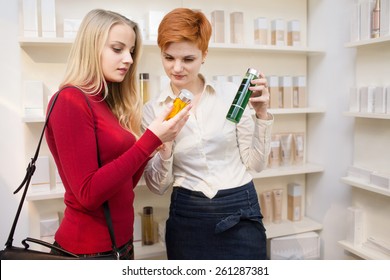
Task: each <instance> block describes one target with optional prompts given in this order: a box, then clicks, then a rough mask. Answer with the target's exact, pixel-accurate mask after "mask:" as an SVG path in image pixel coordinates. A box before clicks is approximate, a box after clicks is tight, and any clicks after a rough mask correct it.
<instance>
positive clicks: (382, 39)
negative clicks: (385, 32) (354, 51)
mask: <svg viewBox="0 0 390 280" xmlns="http://www.w3.org/2000/svg"><path fill="white" fill-rule="evenodd" d="M388 42H390V36H384V37H379V38H374V39H367V40H360V41H356V42H349V43H347V44H345V47H347V48H356V47H361V46H369V45H376V44H380V43H388Z"/></svg>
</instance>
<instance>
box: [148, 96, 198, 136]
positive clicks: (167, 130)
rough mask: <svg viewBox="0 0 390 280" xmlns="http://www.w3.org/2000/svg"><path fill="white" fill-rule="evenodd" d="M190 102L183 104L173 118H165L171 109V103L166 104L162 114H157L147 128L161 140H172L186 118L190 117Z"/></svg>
mask: <svg viewBox="0 0 390 280" xmlns="http://www.w3.org/2000/svg"><path fill="white" fill-rule="evenodd" d="M191 108H192V105H191V104H188V105H187V106H185V107H184V108H183V109H182V110H181V111H180V112H179V113H177V114H176V115H175V116H174V117H173V118H171V119H169V120H165V118H166V117H167V116H168V114H169V113H170V112H171V110H172V104H171V105H170V106H167V107H166V108H165V110H164V112H163V113H162V114H160V115H159V116H157V117H156V118H155V119H154V120H153V121H152V122H151V123H150V125H149V126H148V129H149V130H150V131H152V132H153V133H154V134H155V135H156V136H157V137H158V138H160V140H161V142H163V143H165V142H169V141H173V140H174V139H175V138H176V136H177V135H178V134H179V132H180V131H181V129H182V128H183V126H184V125H185V123H186V122H187V120H188V118H189V117H190V113H189V112H190V110H191Z"/></svg>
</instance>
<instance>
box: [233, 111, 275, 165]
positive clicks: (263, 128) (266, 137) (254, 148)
mask: <svg viewBox="0 0 390 280" xmlns="http://www.w3.org/2000/svg"><path fill="white" fill-rule="evenodd" d="M271 117H272V118H271V119H270V120H261V119H257V118H256V116H252V114H251V112H250V110H249V108H247V109H246V110H245V111H244V115H243V116H242V119H241V121H240V122H239V123H238V124H237V142H238V147H239V149H240V154H241V159H242V161H243V163H244V164H245V166H246V167H247V168H248V169H249V170H253V171H255V172H260V171H262V170H263V169H265V168H266V167H267V162H268V155H269V153H270V149H271V147H270V142H271V133H272V126H273V121H274V120H273V116H272V115H271Z"/></svg>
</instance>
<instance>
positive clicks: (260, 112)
mask: <svg viewBox="0 0 390 280" xmlns="http://www.w3.org/2000/svg"><path fill="white" fill-rule="evenodd" d="M251 83H252V86H250V87H249V89H250V90H251V91H252V95H251V97H250V99H249V102H250V103H251V105H252V107H253V109H254V110H255V112H256V117H257V118H258V119H264V120H267V119H268V112H267V109H268V104H269V92H268V83H267V79H266V78H265V76H264V74H260V76H259V78H258V79H254V80H252V81H251Z"/></svg>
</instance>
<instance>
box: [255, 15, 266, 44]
mask: <svg viewBox="0 0 390 280" xmlns="http://www.w3.org/2000/svg"><path fill="white" fill-rule="evenodd" d="M268 30H269V26H268V19H267V18H265V17H259V18H256V19H254V42H255V44H258V45H261V46H265V45H268Z"/></svg>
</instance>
